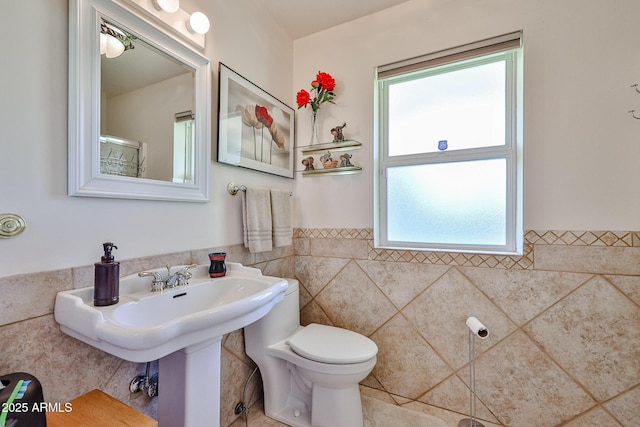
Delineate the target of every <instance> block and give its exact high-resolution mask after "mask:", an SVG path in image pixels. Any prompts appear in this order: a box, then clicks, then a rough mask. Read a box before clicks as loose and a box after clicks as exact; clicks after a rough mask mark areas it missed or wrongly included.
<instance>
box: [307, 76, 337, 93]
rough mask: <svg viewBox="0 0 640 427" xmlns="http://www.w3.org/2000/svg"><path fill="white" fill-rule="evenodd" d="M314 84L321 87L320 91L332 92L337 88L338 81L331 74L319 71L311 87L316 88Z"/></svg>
mask: <svg viewBox="0 0 640 427" xmlns="http://www.w3.org/2000/svg"><path fill="white" fill-rule="evenodd" d="M314 83H317V84H318V85H319V86H320V89H322V90H326V91H329V92H331V91H332V90H334V89H335V88H336V81H335V79H334V78H333V77H332V76H331V74H329V73H325V72H323V71H318V74H317V75H316V79H315V80H314V81H313V82H312V83H311V86H313V87H316V86H315V85H314Z"/></svg>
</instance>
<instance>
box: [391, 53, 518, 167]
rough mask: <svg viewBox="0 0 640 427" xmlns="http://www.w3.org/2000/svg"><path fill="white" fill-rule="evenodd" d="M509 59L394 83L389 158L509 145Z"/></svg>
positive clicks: (392, 88) (392, 86) (392, 85)
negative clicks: (441, 145) (442, 148)
mask: <svg viewBox="0 0 640 427" xmlns="http://www.w3.org/2000/svg"><path fill="white" fill-rule="evenodd" d="M505 79H506V61H499V62H493V63H489V64H484V65H478V66H474V67H471V68H464V69H458V70H455V71H450V72H446V73H442V74H435V75H427V76H425V77H422V78H418V79H414V80H409V81H400V82H395V83H393V84H390V85H389V95H388V96H389V98H388V102H389V104H388V114H389V123H388V131H389V156H400V155H407V154H417V153H432V152H436V151H438V142H439V141H443V140H446V141H447V145H448V150H449V151H451V150H460V149H467V148H478V147H493V146H498V145H504V143H505V120H506V112H505V97H506V84H505V82H506V80H505Z"/></svg>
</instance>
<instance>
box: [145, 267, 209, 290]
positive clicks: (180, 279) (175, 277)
mask: <svg viewBox="0 0 640 427" xmlns="http://www.w3.org/2000/svg"><path fill="white" fill-rule="evenodd" d="M196 265H197V264H190V265H186V266H184V267H182V268H181V269H180V270H178V271H176V272H175V273H173V274H171V266H170V265H169V264H167V266H166V268H167V277H165V278H164V279H163V278H162V276H161V275H160V273H158V272H157V271H156V272H151V271H143V272H141V273H138V276H139V277H146V276H153V282H151V292H159V291H161V290H163V289H164V288H175V287H176V286H184V285H188V284H189V279H191V277H192V274H191V272H189V269H191V268H193V267H195V266H196Z"/></svg>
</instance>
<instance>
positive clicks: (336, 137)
mask: <svg viewBox="0 0 640 427" xmlns="http://www.w3.org/2000/svg"><path fill="white" fill-rule="evenodd" d="M345 127H347V122H344V124H343V125H342V126H336V127H334V128H333V129H331V135H333V142H342V141H344V134H343V133H342V129H344V128H345Z"/></svg>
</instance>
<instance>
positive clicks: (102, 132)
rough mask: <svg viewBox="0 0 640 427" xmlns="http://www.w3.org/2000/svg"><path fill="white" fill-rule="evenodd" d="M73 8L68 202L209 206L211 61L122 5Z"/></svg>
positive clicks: (95, 2) (97, 1) (86, 0)
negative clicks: (162, 202) (74, 199)
mask: <svg viewBox="0 0 640 427" xmlns="http://www.w3.org/2000/svg"><path fill="white" fill-rule="evenodd" d="M69 11H70V19H69V22H70V24H69V195H72V196H88V197H115V198H132V199H151V200H176V201H189V202H206V201H208V200H209V165H210V152H211V148H210V147H211V143H210V135H211V130H210V129H211V127H210V126H211V68H210V63H209V60H208V59H207V58H206V57H204V56H202V55H201V54H200V53H198V52H196V51H194V50H193V49H192V48H191V47H189V46H187V45H185V44H183V43H182V42H181V41H179V40H178V39H176V38H174V37H173V36H172V35H170V34H167V33H166V32H164V31H162V30H160V29H159V28H158V27H157V26H156V25H154V24H153V23H152V21H150V20H149V19H148V17H146V16H144V15H140V14H139V12H138V9H135V8H133V7H131V6H128V5H127V4H125V3H121V2H114V1H112V0H71V1H70V3H69ZM141 12H142V11H141ZM142 13H143V12H142ZM106 36H110V37H115V38H117V39H119V40H120V42H121V43H120V44H119V43H116V45H117V47H116V48H115V49H114V48H112V47H111V46H110V45H109V44H108V42H105V41H106V39H108V37H106ZM101 40H102V41H103V43H102V45H101ZM118 47H119V49H118ZM123 47H124V50H123V49H122V48H123Z"/></svg>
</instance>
